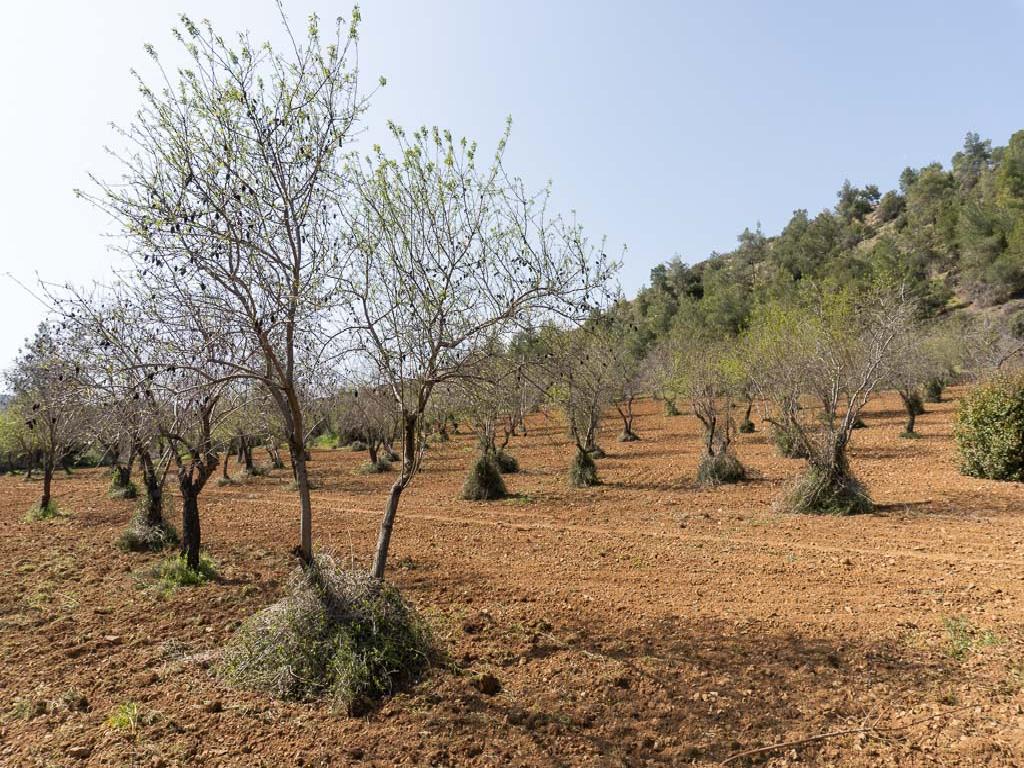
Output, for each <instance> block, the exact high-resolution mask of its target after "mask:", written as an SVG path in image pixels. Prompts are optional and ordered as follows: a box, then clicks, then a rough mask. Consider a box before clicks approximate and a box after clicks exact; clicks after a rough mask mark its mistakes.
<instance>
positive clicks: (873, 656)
mask: <svg viewBox="0 0 1024 768" xmlns="http://www.w3.org/2000/svg"><path fill="white" fill-rule="evenodd" d="M465 576H466V575H465V574H463V577H462V578H459V579H458V581H459V582H460V584H463V585H465V584H467V580H466V578H465ZM469 581H476V580H475V579H472V577H470V579H469ZM491 586H493V585H491ZM481 588H487V585H485V584H475V585H474V586H473V591H477V590H479V589H481ZM497 599H500V598H497ZM545 607H546V608H550V606H545ZM542 610H543V609H541V607H540V606H537V607H534V608H530V607H526V606H519V607H512V608H510V609H509V614H510V615H507V616H502V615H501V614H497V617H496V619H495V622H494V623H493V624H491V625H489V626H488V627H487V629H486V630H484V633H483V636H477V641H476V642H477V643H481V642H482V641H485V640H490V642H489V643H487V645H488V646H489V652H488V651H487V650H484V648H482V647H480V645H479V644H477V645H474V650H475V652H477V653H480V654H481V655H480V657H479V658H478V659H476V660H474V662H473V663H474V665H476V664H478V663H479V662H483V664H484V666H490V667H491V668H495V667H503V668H505V669H508V668H512V669H511V670H510V671H503V669H501V668H497V669H496V673H497V675H498V677H499V678H501V679H502V683H503V685H504V686H506V687H507V689H508V690H507V691H506V693H505V694H503V695H499V696H494V697H486V698H482V699H479V700H478V701H476V702H475V704H474V705H473V706H474V708H477V709H480V710H482V711H484V712H485V713H486V714H487V717H486V719H485V722H486V723H487V726H486V729H487V731H488V732H487V733H486V736H487V738H488V740H489V741H492V742H494V743H505V744H511V743H513V742H514V740H515V739H526V740H528V741H529V742H530V743H531V745H532V748H533V749H535V750H537V751H538V752H540V753H543V754H544V755H545V756H547V759H548V760H550V761H551V762H552V763H554V764H580V761H581V754H583V753H585V754H587V755H588V760H591V762H587V761H586V760H583V762H587V764H594V765H606V764H607V765H681V764H686V765H690V764H697V765H705V764H718V763H719V762H720V761H721V760H723V759H725V758H726V757H728V756H730V755H732V754H734V753H736V752H740V751H743V750H745V749H749V748H754V747H760V746H767V745H771V744H774V743H777V742H779V741H783V740H786V739H790V738H800V737H806V736H811V735H813V734H816V733H820V732H825V731H829V730H833V729H841V728H848V727H851V726H853V727H856V726H858V725H860V724H861V723H862V722H863V720H864V718H866V717H867V716H868V715H869V714H871V715H873V716H880V717H881V722H882V724H883V725H884V724H888V723H889V722H891V721H892V720H893V718H894V717H895V713H896V712H897V711H899V710H904V709H908V708H910V707H913V706H916V705H919V704H920V703H921V702H922V700H927V699H929V698H932V699H934V700H941V699H940V697H941V691H943V690H945V689H947V688H948V686H949V685H950V684H951V683H955V682H956V678H957V676H958V675H960V672H959V671H958V668H957V667H956V666H955V665H954V664H952V662H950V661H949V660H948V659H945V658H941V657H939V658H936V657H935V656H934V655H932V656H924V655H917V654H915V653H914V651H913V650H912V648H911V646H908V645H905V644H903V643H902V642H900V641H896V640H892V641H888V640H883V641H871V640H865V639H860V638H857V637H851V636H850V635H842V636H825V635H811V634H808V633H804V632H800V631H796V630H789V629H786V628H779V627H778V626H777V625H775V626H769V625H767V624H762V623H759V622H757V621H753V620H750V621H746V622H743V621H740V622H737V621H729V620H725V619H719V618H708V617H697V616H694V617H683V616H666V617H663V618H661V619H657V620H655V621H654V622H653V623H642V624H639V625H638V624H636V623H635V622H631V621H622V620H621V615H620V616H616V614H614V613H613V614H611V616H613V617H616V618H615V620H613V621H609V618H610V617H609V615H608V613H607V611H608V610H609V607H607V606H606V607H605V608H604V611H605V613H603V614H600V615H597V614H595V615H594V616H592V617H591V616H587V615H586V613H588V612H589V611H581V612H578V613H577V615H575V616H573V617H572V618H569V619H567V618H566V615H567V614H565V613H562V614H560V615H554V616H553V615H550V611H547V612H545V613H544V615H546V616H548V617H549V618H550V620H551V621H552V623H553V624H554V626H550V627H547V628H545V630H544V631H541V632H537V633H535V634H534V635H533V637H532V638H531V639H529V640H526V641H518V644H517V641H516V640H514V639H510V638H511V637H512V634H513V633H512V630H511V629H510V628H509V627H510V626H511V625H512V624H513V622H515V623H519V622H520V621H521V617H519V616H515V617H513V616H512V615H511V614H522V613H529V614H533V615H537V614H538V612H539V611H542ZM594 610H597V611H599V610H600V609H594ZM559 619H561V621H562V622H563V623H562V625H559ZM546 623H547V622H545V624H546ZM503 624H508V625H509V626H508V627H506V626H502V625H503ZM487 635H490V636H491V637H490V638H488V637H487ZM533 665H537V666H536V667H534V666H533ZM474 722H477V723H478V722H479V721H470V720H467V719H463V720H462V721H461V722H459V723H453V725H454V727H455V729H456V731H459V730H461V731H463V733H462V734H461V735H462V736H465V737H467V739H468V738H473V737H474V736H475V737H476V738H477V739H482V738H483V737H484V733H483V732H481V731H482V729H481V726H480V725H474ZM473 731H476V733H475V734H474V733H473ZM900 738H905V739H909V740H912V739H913V738H914V732H913V731H911V732H908V733H907V734H904V735H902V736H901V737H900ZM852 739H853V737H852V736H848V737H844V739H843V740H840V741H838V742H831V743H826V744H820V743H814V744H808V745H806V746H801V747H800V748H799V749H798V753H799V759H798V761H797V763H798V764H801V765H804V764H809V763H811V762H813V761H814V759H815V757H816V755H817V754H818V751H819V750H821V749H825V748H830V749H831V748H835V747H838V748H840V749H842V748H849V747H850V745H851V743H852ZM787 751H788V750H787ZM772 757H779V755H778V754H774V755H768V756H767V757H764V756H762V757H761V758H759V759H760V761H761V762H763V761H764V760H766V759H768V758H772ZM736 764H737V765H752V764H758V763H757V761H756V760H745V761H738V762H737V763H736Z"/></svg>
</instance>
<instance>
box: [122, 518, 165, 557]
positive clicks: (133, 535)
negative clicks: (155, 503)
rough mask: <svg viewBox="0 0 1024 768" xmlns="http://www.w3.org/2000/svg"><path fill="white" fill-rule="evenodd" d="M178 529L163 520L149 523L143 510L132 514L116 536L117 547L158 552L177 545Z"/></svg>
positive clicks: (127, 549) (134, 550) (130, 550)
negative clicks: (160, 522) (161, 522)
mask: <svg viewBox="0 0 1024 768" xmlns="http://www.w3.org/2000/svg"><path fill="white" fill-rule="evenodd" d="M178 541H179V539H178V531H177V530H176V529H175V528H174V526H173V525H171V524H170V523H168V522H166V521H164V522H163V524H162V525H150V524H149V521H148V520H147V518H146V513H145V510H142V509H140V510H137V511H136V512H135V514H134V515H132V519H131V521H129V523H128V527H127V528H126V529H125V530H124V532H123V533H122V534H121V535H120V536H118V538H117V546H118V549H122V550H124V551H125V552H159V551H160V550H162V549H169V548H171V547H176V546H178Z"/></svg>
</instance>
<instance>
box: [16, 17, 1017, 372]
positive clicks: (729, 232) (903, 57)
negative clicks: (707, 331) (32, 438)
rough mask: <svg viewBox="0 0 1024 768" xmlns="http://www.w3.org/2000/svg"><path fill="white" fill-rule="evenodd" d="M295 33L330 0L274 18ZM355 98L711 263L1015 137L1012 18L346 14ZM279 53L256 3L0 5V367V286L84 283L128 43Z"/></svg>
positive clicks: (630, 237) (638, 241)
mask: <svg viewBox="0 0 1024 768" xmlns="http://www.w3.org/2000/svg"><path fill="white" fill-rule="evenodd" d="M285 5H286V8H287V9H288V11H289V13H290V15H291V16H292V17H293V19H295V20H296V21H301V20H302V19H304V17H305V16H306V15H307V14H308V13H309V12H310V11H312V10H316V11H317V12H318V13H320V15H321V16H322V17H324V18H327V19H331V18H333V17H335V16H336V15H338V14H339V13H341V14H343V15H346V16H347V15H348V12H349V8H350V5H349V3H334V2H322V1H320V0H286V3H285ZM362 10H363V17H364V24H363V28H362V40H361V45H360V56H361V64H362V70H363V75H364V82H366V83H367V85H371V84H372V83H373V82H374V81H376V79H377V76H378V75H385V76H386V77H387V78H388V86H387V88H386V89H384V90H383V91H382V92H380V93H379V95H378V96H377V98H376V100H375V102H374V104H373V106H372V108H371V111H370V113H369V115H368V119H367V129H368V131H367V137H368V138H369V139H373V138H379V137H381V136H382V131H381V126H382V125H383V123H384V121H385V120H386V119H388V118H391V119H395V120H396V121H398V122H400V123H403V124H406V125H416V124H421V123H427V124H435V123H436V124H440V125H442V126H447V127H449V128H451V129H452V131H453V132H455V133H458V134H467V135H469V136H471V137H475V138H478V139H480V140H481V141H482V142H483V143H484V146H485V147H489V146H493V141H494V140H495V138H496V137H497V136H498V134H499V133H500V131H501V128H502V125H503V120H504V118H505V116H506V115H508V114H511V115H512V117H513V120H514V128H513V135H512V143H511V145H510V147H509V154H508V160H509V165H510V167H511V168H512V169H513V170H514V171H516V172H518V173H519V174H520V175H522V176H523V177H524V178H526V179H527V180H528V181H531V182H533V183H535V184H537V185H541V184H543V183H544V182H545V181H547V180H548V179H551V180H553V182H554V189H555V202H556V204H557V205H558V207H560V208H561V209H565V210H567V209H570V208H573V209H575V210H576V211H577V212H578V215H579V217H580V219H581V221H582V222H583V223H584V224H585V225H586V226H587V228H588V229H589V231H590V232H591V233H592V234H594V235H600V234H606V235H607V236H608V238H609V241H610V243H612V244H613V245H614V244H621V243H625V244H626V245H628V247H629V253H628V256H627V259H626V264H625V267H624V269H623V273H622V277H621V280H622V284H623V287H624V288H625V289H626V291H627V293H629V294H632V293H633V292H634V291H635V290H636V289H637V288H638V287H639V286H640V285H641V284H642V283H643V282H645V281H646V280H647V276H648V273H649V271H650V268H651V267H652V266H654V265H655V264H657V263H659V262H661V261H664V260H666V259H668V258H670V257H671V256H672V255H673V254H675V253H679V254H681V255H682V256H683V258H685V259H686V260H687V261H696V260H700V259H703V258H705V257H706V256H707V255H708V254H709V252H711V251H712V250H728V249H730V248H731V247H732V246H733V244H734V242H735V238H736V235H737V234H738V233H739V232H740V231H742V229H743V228H744V227H746V226H751V227H753V226H754V225H755V224H756V223H757V222H758V221H760V222H761V224H762V226H763V228H764V229H765V231H766V232H768V233H774V232H775V231H777V230H778V229H779V228H780V227H781V226H782V225H783V224H784V223H785V222H786V220H787V219H788V217H789V216H790V214H791V212H792V210H793V209H795V208H808V209H811V210H812V211H816V210H820V209H821V208H824V207H828V206H831V205H832V203H833V201H834V193H835V191H836V189H838V188H839V186H840V185H841V183H842V181H843V179H844V178H847V177H849V178H850V179H851V180H852V181H853V182H854V183H857V184H864V183H868V182H874V183H877V184H879V185H880V186H882V187H883V188H886V187H891V186H895V184H896V179H897V177H898V175H899V172H900V171H901V170H902V168H903V167H904V166H906V165H915V166H916V165H922V164H925V163H928V162H931V161H933V160H940V161H943V162H947V161H948V159H949V156H950V155H951V154H952V152H953V151H954V150H955V149H956V148H957V147H958V146H959V145H960V143H961V141H962V139H963V135H964V134H965V133H966V132H967V131H969V130H976V131H978V132H979V133H981V134H982V136H984V137H990V138H992V139H993V140H994V141H995V142H996V143H1005V141H1006V140H1007V138H1008V137H1009V135H1010V134H1011V133H1012V132H1013V131H1015V130H1017V129H1019V128H1024V100H1022V99H1021V75H1022V73H1024V67H1022V64H1024V46H1022V45H1021V41H1022V40H1024V34H1022V33H1024V2H1021V0H978V1H976V2H972V3H967V2H963V3H953V2H936V1H934V0H933V1H932V2H924V1H917V0H913V1H906V2H903V1H900V2H897V1H895V0H889V2H881V1H877V2H876V1H875V0H864V1H863V2H859V3H845V2H844V3H836V2H825V1H824V0H818V1H817V2H766V1H765V0H761V2H755V1H754V0H748V1H746V2H700V3H697V2H643V1H642V0H641V1H640V2H634V3H612V2H583V1H582V0H579V1H577V2H567V1H566V2H558V1H557V0H548V2H539V1H538V2H535V1H533V0H527V1H523V2H469V1H468V0H466V1H464V2H454V1H451V0H448V1H446V2H422V0H364V2H363V3H362ZM180 11H186V12H188V13H189V14H191V15H193V16H196V17H202V16H206V17H209V18H210V19H212V20H213V21H214V23H215V24H216V25H217V26H218V27H219V28H220V29H221V30H222V31H224V32H225V33H227V32H231V31H233V30H237V29H241V28H248V29H250V30H251V31H252V32H253V34H254V36H255V37H257V38H259V39H270V40H272V41H273V40H278V39H280V31H279V25H278V22H277V18H276V10H275V7H274V5H273V3H272V2H271V0H249V2H228V1H227V0H204V1H203V2H199V1H198V0H146V1H145V2H141V1H140V0H92V1H91V2H88V3H85V2H81V1H75V2H71V1H70V0H66V1H65V2H47V1H46V0H35V1H34V2H23V1H21V0H12V2H9V3H7V4H5V9H4V14H3V25H2V27H0V84H2V92H0V98H2V103H3V108H2V110H0V153H2V154H0V158H2V168H3V175H2V178H3V181H4V183H3V184H2V185H0V230H2V239H0V306H2V307H3V318H4V322H3V323H2V324H0V367H2V366H6V365H7V363H8V362H9V361H10V359H11V358H12V357H13V355H14V354H15V352H16V350H17V348H18V346H19V345H20V343H21V341H22V339H23V338H24V337H25V336H26V335H27V334H29V333H30V332H31V330H32V329H33V327H34V325H35V324H36V322H37V321H38V319H39V317H40V315H41V309H40V308H39V307H38V306H36V305H35V304H34V303H33V301H32V300H31V299H30V298H28V297H27V296H25V295H24V294H23V292H22V291H21V289H20V288H18V287H17V286H16V285H14V283H12V282H11V280H9V279H8V278H7V277H6V276H5V273H7V272H12V273H13V274H14V275H15V276H17V277H18V278H19V279H21V280H22V281H24V282H26V283H31V282H34V281H35V273H36V272H38V273H39V275H40V276H42V277H43V278H45V279H51V280H63V279H72V280H76V281H84V280H88V279H90V278H94V277H97V278H102V277H103V275H104V273H105V271H106V269H107V268H108V267H109V265H110V263H111V258H110V257H109V256H108V255H107V254H106V252H105V248H104V242H103V238H102V233H103V232H104V231H105V230H107V228H108V225H107V222H105V220H104V218H103V217H102V216H101V215H99V214H98V213H96V212H95V211H93V210H91V209H90V208H89V207H88V206H87V205H86V204H85V203H82V202H80V201H78V200H76V199H75V198H74V197H73V195H72V188H73V187H75V186H82V185H85V184H86V173H87V171H89V170H95V171H97V172H99V173H101V174H104V173H106V174H109V173H110V172H111V166H110V164H109V161H108V160H107V158H106V157H105V156H104V153H103V150H102V146H103V144H104V143H105V142H110V141H113V135H112V133H111V131H110V129H109V127H108V125H107V124H108V122H109V121H111V120H117V121H125V120H127V119H128V118H130V116H131V114H132V112H133V110H134V109H135V107H136V106H137V104H138V101H137V98H136V93H135V91H134V87H133V84H132V80H131V77H130V75H129V68H130V67H132V66H135V67H144V66H145V64H146V59H145V56H144V54H143V52H142V45H143V43H145V42H152V43H154V44H155V45H156V46H157V47H158V48H159V49H160V50H161V51H162V52H163V54H164V58H165V60H170V61H173V60H174V57H175V56H177V51H176V48H175V44H174V43H173V41H172V40H171V38H170V35H169V32H168V30H169V28H170V26H171V25H172V23H173V22H174V21H175V18H176V14H177V13H178V12H180Z"/></svg>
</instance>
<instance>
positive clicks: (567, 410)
mask: <svg viewBox="0 0 1024 768" xmlns="http://www.w3.org/2000/svg"><path fill="white" fill-rule="evenodd" d="M546 343H547V352H546V354H545V360H546V361H547V365H548V366H549V370H550V371H551V381H552V386H551V391H550V394H551V397H552V399H553V400H554V401H555V402H556V403H557V404H558V405H559V407H560V408H561V409H562V412H563V414H564V415H565V420H566V422H567V424H568V429H569V437H570V438H572V441H573V445H574V446H575V449H576V450H575V452H574V454H573V459H572V463H571V464H570V469H569V480H570V482H571V483H572V484H573V485H575V486H577V487H586V486H590V485H597V484H598V482H599V479H598V476H597V468H596V466H595V464H594V459H595V458H599V457H601V456H603V455H604V452H603V451H602V450H601V447H600V446H599V445H598V434H599V431H600V426H601V417H602V415H603V412H604V409H605V408H606V407H607V406H609V405H611V403H612V400H613V397H614V393H613V391H612V387H611V384H610V382H611V369H610V366H609V359H608V346H607V345H606V344H605V343H604V339H602V338H601V336H600V335H599V334H597V333H595V332H594V329H593V326H592V325H588V326H584V327H583V328H579V329H577V330H574V331H570V332H568V333H564V332H558V331H557V330H556V329H548V333H547V334H546Z"/></svg>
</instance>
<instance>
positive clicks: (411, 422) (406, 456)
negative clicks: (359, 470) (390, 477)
mask: <svg viewBox="0 0 1024 768" xmlns="http://www.w3.org/2000/svg"><path fill="white" fill-rule="evenodd" d="M416 423H417V417H416V414H413V415H410V416H406V417H405V434H404V436H403V438H402V454H403V456H402V473H401V475H399V477H398V479H397V480H396V481H395V484H394V485H393V486H391V494H390V495H389V496H388V504H387V507H385V509H384V517H383V519H382V520H381V521H380V533H379V534H378V536H377V550H376V552H375V553H374V555H373V568H372V569H371V574H372V575H373V578H375V579H383V578H384V570H385V568H386V567H387V563H388V549H389V548H390V546H391V531H392V530H393V529H394V527H395V517H396V515H397V514H398V502H399V500H400V499H401V498H402V491H403V490H405V486H406V484H407V483H408V482H409V480H410V479H411V478H412V470H413V467H414V466H415V463H416Z"/></svg>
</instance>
